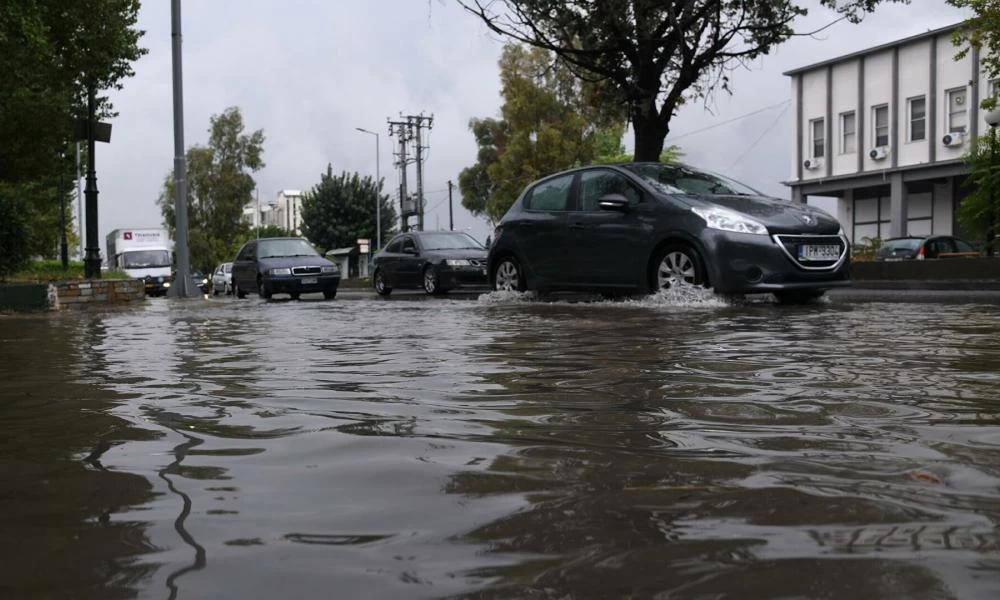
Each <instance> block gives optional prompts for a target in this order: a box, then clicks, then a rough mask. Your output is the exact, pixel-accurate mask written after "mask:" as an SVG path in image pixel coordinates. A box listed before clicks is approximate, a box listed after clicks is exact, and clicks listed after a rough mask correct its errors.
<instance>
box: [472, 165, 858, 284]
mask: <svg viewBox="0 0 1000 600" xmlns="http://www.w3.org/2000/svg"><path fill="white" fill-rule="evenodd" d="M488 263H489V266H488V269H489V271H488V272H489V277H490V285H491V286H492V287H493V288H494V289H497V290H519V291H523V290H528V289H534V290H541V291H557V290H596V291H602V292H611V293H617V292H619V291H627V292H634V291H645V292H655V291H657V290H659V289H661V288H669V287H672V286H675V285H678V284H681V283H687V284H693V285H705V286H711V287H713V288H714V289H715V291H716V292H718V293H727V294H728V293H773V294H774V295H775V296H777V297H778V299H779V300H781V301H785V302H804V301H807V300H810V299H813V298H817V297H819V296H821V295H822V294H823V293H824V292H825V290H827V289H829V288H834V287H841V286H849V285H851V274H850V252H849V243H848V241H847V238H846V237H845V236H844V232H843V230H842V229H841V227H840V223H838V222H837V220H836V219H835V218H834V217H832V216H830V215H829V214H827V213H826V212H824V211H822V210H820V209H818V208H815V207H812V206H809V205H806V204H795V203H791V202H789V201H785V200H779V199H776V198H769V197H767V196H765V195H764V194H761V193H760V192H758V191H756V190H754V189H752V188H750V187H748V186H746V185H743V184H741V183H737V182H735V181H733V180H731V179H729V178H726V177H723V176H721V175H716V174H712V173H708V172H705V171H699V170H696V169H693V168H691V167H688V166H685V165H679V164H665V163H631V164H623V165H603V166H592V167H584V168H580V169H574V170H570V171H564V172H562V173H557V174H555V175H551V176H549V177H546V178H544V179H541V180H539V181H536V182H534V183H532V184H531V185H529V186H528V187H527V188H526V189H525V190H524V192H523V193H522V194H521V196H520V197H519V198H518V199H517V200H516V201H515V202H514V204H513V206H511V208H510V210H508V211H507V214H506V215H504V217H503V218H502V219H501V220H500V223H499V224H498V225H497V228H496V231H495V232H494V235H493V243H492V245H491V246H490V249H489V259H488Z"/></svg>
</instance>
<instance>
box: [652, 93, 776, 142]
mask: <svg viewBox="0 0 1000 600" xmlns="http://www.w3.org/2000/svg"><path fill="white" fill-rule="evenodd" d="M791 102H792V101H791V100H785V101H784V102H779V103H777V104H772V105H771V106H765V107H764V108H759V109H757V110H755V111H753V112H748V113H746V114H742V115H740V116H738V117H733V118H732V119H727V120H725V121H722V122H721V123H716V124H715V125H709V126H708V127H702V128H701V129H695V130H694V131H688V132H687V133H682V134H680V135H676V136H673V137H670V136H668V137H667V139H666V142H674V141H676V140H679V139H681V138H686V137H688V136H692V135H695V134H697V133H702V132H705V131H708V130H710V129H715V128H716V127H722V126H723V125H728V124H730V123H735V122H736V121H739V120H741V119H745V118H747V117H752V116H754V115H758V114H760V113H762V112H766V111H769V110H773V109H775V108H778V107H779V106H787V105H788V104H791Z"/></svg>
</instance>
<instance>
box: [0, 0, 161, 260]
mask: <svg viewBox="0 0 1000 600" xmlns="http://www.w3.org/2000/svg"><path fill="white" fill-rule="evenodd" d="M138 11H139V1H138V0H74V1H72V2H66V1H63V0H4V1H3V2H0V73H2V74H3V78H4V81H3V85H0V132H2V134H0V136H2V137H0V140H2V141H0V274H4V273H10V272H11V271H12V269H14V268H15V267H16V266H17V265H19V264H23V253H25V252H26V253H27V255H28V256H32V255H39V256H54V255H55V254H56V253H58V242H59V237H60V235H59V220H60V210H61V199H62V197H61V194H68V193H69V191H70V190H69V187H70V183H71V182H72V180H73V177H74V174H73V172H74V170H75V169H74V164H73V161H72V160H71V159H70V157H71V156H72V152H70V148H71V147H72V142H73V137H74V129H73V122H74V119H75V118H76V117H78V116H82V115H84V114H85V111H84V109H85V107H86V101H85V100H86V88H87V84H88V83H93V84H94V86H95V87H96V89H98V90H104V89H109V88H121V82H122V81H123V80H124V79H125V78H127V77H129V76H131V75H132V74H133V72H132V63H133V62H134V61H135V60H136V59H138V58H139V57H140V56H142V55H143V54H145V53H146V51H145V50H144V49H142V48H140V47H139V45H138V43H139V38H140V37H141V36H142V32H141V31H139V30H137V29H136V28H135V23H136V20H137V18H138ZM98 100H99V104H98V108H99V111H100V114H102V115H104V116H110V115H111V114H112V107H111V104H110V103H109V102H108V100H107V98H103V97H99V99H98ZM67 212H69V211H67ZM67 229H68V230H69V231H70V235H69V237H70V242H71V244H72V241H73V240H74V239H75V237H76V236H75V234H74V233H72V229H71V220H69V222H68V223H67Z"/></svg>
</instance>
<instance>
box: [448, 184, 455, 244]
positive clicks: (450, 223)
mask: <svg viewBox="0 0 1000 600" xmlns="http://www.w3.org/2000/svg"><path fill="white" fill-rule="evenodd" d="M452 187H454V185H453V184H452V183H451V180H450V179H449V180H448V231H455V215H454V213H453V212H452V208H451V188H452Z"/></svg>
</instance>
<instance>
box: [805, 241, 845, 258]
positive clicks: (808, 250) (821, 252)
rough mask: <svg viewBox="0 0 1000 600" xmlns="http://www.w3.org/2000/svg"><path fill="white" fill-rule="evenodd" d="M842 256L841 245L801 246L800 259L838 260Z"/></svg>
mask: <svg viewBox="0 0 1000 600" xmlns="http://www.w3.org/2000/svg"><path fill="white" fill-rule="evenodd" d="M838 258H840V246H814V245H812V244H803V245H801V246H799V260H837V259H838Z"/></svg>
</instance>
